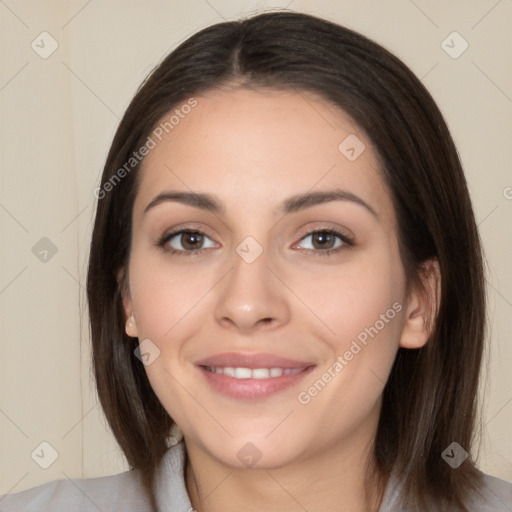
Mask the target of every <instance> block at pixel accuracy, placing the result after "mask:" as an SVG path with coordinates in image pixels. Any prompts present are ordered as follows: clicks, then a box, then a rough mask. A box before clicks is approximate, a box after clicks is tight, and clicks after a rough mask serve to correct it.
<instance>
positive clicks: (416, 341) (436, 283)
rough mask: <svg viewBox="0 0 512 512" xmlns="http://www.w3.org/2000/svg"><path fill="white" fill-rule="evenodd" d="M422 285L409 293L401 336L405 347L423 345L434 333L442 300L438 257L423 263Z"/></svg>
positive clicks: (419, 346)
mask: <svg viewBox="0 0 512 512" xmlns="http://www.w3.org/2000/svg"><path fill="white" fill-rule="evenodd" d="M419 278H420V281H421V285H416V286H415V287H414V289H412V290H411V291H410V293H409V297H408V299H407V306H406V308H405V316H404V325H403V329H402V334H401V336H400V346H401V347H403V348H421V347H423V346H424V345H425V344H426V343H427V341H428V339H429V337H430V334H431V333H432V328H433V326H434V325H435V321H436V318H437V313H438V311H439V305H440V300H441V270H440V267H439V262H438V261H437V259H436V258H434V259H431V260H428V261H426V262H425V263H423V264H422V268H421V271H420V275H419Z"/></svg>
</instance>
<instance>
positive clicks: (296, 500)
mask: <svg viewBox="0 0 512 512" xmlns="http://www.w3.org/2000/svg"><path fill="white" fill-rule="evenodd" d="M96 196H97V198H98V207H97V214H96V221H95V225H94V232H93V238H92V243H91V253H90V262H89V272H88V283H87V291H88V300H89V311H90V319H91V334H92V342H93V356H94V369H95V375H96V381H97V387H98V393H99V397H100V400H101V404H102V406H103V409H104V411H105V414H106V417H107V419H108V421H109V424H110V426H111V428H112V430H113V432H114V435H115V436H116V439H117V440H118V442H119V444H120V446H121V448H122V450H123V452H124V453H125V455H126V457H127V460H128V462H129V463H130V465H131V467H132V468H134V469H133V470H132V471H129V472H126V473H122V474H121V475H116V476H113V477H103V478H98V479H90V480H80V481H75V482H70V481H59V482H53V483H50V484H45V485H43V486H40V487H38V488H35V489H31V490H28V491H24V492H22V493H18V494H13V495H8V496H6V497H4V498H3V499H2V501H0V505H1V506H2V507H4V508H2V510H6V511H10V510H38V511H39V510H55V509H73V510H97V509H100V510H123V511H131V510H133V511H135V510H137V511H140V510H148V511H149V510H152V509H154V510H161V511H164V510H169V511H173V512H174V511H178V510H179V511H187V510H189V511H190V510H197V511H200V512H210V511H214V510H215V511H216V510H259V511H261V510H265V511H282V510H307V511H309V512H315V511H351V512H354V511H355V512H358V511H361V512H362V511H380V512H389V511H430V510H432V511H434V510H435V511H438V510H450V511H451V510H454V511H483V510H511V509H512V484H509V483H507V482H504V481H502V480H499V479H497V478H494V477H490V476H488V475H484V474H482V473H481V472H480V471H479V470H478V469H477V467H476V465H475V461H474V459H473V455H472V453H473V451H474V443H475V442H476V441H477V440H478V432H477V428H476V426H477V409H476V397H477V388H478V381H479V375H480V366H481V359H482V351H483V343H484V322H485V306H484V277H483V270H482V255H481V247H480V242H479V236H478V232H477V228H476V224H475V219H474V215H473V211H472V207H471V202H470V198H469V194H468V190H467V186H466V182H465V179H464V175H463V171H462V169H461V165H460V162H459V160H458V157H457V153H456V149H455V146H454V144H453V141H452V138H451V136H450V134H449V132H448V129H447V126H446V124H445V122H444V120H443V117H442V115H441V113H440V112H439V110H438V108H437V107H436V105H435V103H434V101H433V100H432V98H431V96H430V95H429V93H428V92H427V91H426V90H425V89H424V87H423V86H422V84H421V83H420V82H419V80H418V79H417V78H416V77H415V76H414V75H413V74H412V73H411V71H410V70H409V69H408V68H407V67H406V66H405V65H404V64H403V63H402V62H401V61H399V60H398V59H397V58H396V57H394V56H393V55H391V54H390V53H389V52H387V51H386V50H384V49H383V48H382V47H380V46H379V45H377V44H376V43H374V42H371V41H369V40H368V39H366V38H365V37H363V36H361V35H359V34H357V33H355V32H353V31H350V30H348V29H346V28H343V27H340V26H338V25H336V24H333V23H331V22H328V21H325V20H321V19H319V18H315V17H312V16H309V15H305V14H298V13H292V12H274V13H264V14H261V15H258V16H255V17H252V18H249V19H246V20H243V21H239V22H229V23H221V24H218V25H214V26H212V27H209V28H207V29H205V30H202V31H201V32H199V33H197V34H195V35H194V36H192V37H191V38H189V39H188V40H187V41H185V42H184V43H182V44H181V45H180V46H179V47H178V48H177V49H176V50H175V51H173V52H172V53H171V54H170V55H169V56H168V57H167V58H166V59H165V60H164V61H163V62H162V63H161V64H160V65H159V66H158V67H157V69H155V70H154V71H153V73H152V74H151V75H150V76H149V77H148V79H147V80H146V81H145V82H144V84H143V85H142V86H141V88H140V89H139V91H138V92H137V94H136V96H135V97H134V99H133V100H132V102H131V104H130V106H129V107H128V109H127V111H126V113H125V115H124V118H123V119H122V121H121V124H120V126H119V128H118V130H117V133H116V135H115V138H114V141H113V144H112V147H111V149H110V152H109V155H108V158H107V162H106V165H105V168H104V172H103V177H102V181H101V186H100V187H99V188H98V189H97V191H96ZM66 507H67V508H66Z"/></svg>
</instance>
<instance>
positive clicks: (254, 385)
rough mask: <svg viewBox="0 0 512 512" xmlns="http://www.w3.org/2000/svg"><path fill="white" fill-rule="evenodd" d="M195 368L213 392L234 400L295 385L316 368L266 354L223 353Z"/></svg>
mask: <svg viewBox="0 0 512 512" xmlns="http://www.w3.org/2000/svg"><path fill="white" fill-rule="evenodd" d="M196 366H197V368H198V369H199V370H200V372H201V373H202V375H203V377H204V378H205V380H206V382H207V383H208V385H209V387H210V388H211V389H212V390H214V391H215V392H217V393H220V394H222V395H224V396H228V397H230V398H235V399H238V400H261V399H264V398H267V397H269V396H272V395H275V394H276V393H279V392H282V391H284V390H285V389H289V388H291V387H293V386H297V385H298V384H299V382H300V381H302V379H303V378H304V377H305V376H306V375H307V374H309V373H310V372H311V371H312V370H313V368H314V367H315V366H316V365H315V364H314V363H311V362H305V361H294V360H291V359H287V358H283V357H280V356H276V355H273V354H267V353H260V354H237V353H225V354H218V355H216V356H213V357H210V358H207V359H204V360H202V361H198V362H197V363H196Z"/></svg>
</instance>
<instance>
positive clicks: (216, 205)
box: [144, 189, 379, 219]
mask: <svg viewBox="0 0 512 512" xmlns="http://www.w3.org/2000/svg"><path fill="white" fill-rule="evenodd" d="M167 201H171V202H177V203H181V204H186V205H188V206H193V207H195V208H199V209H201V210H205V211H208V212H211V213H215V214H220V215H222V214H223V213H224V212H225V209H224V206H223V205H222V203H221V201H219V200H218V199H217V198H215V197H214V196H212V195H210V194H203V193H196V192H162V193H161V194H158V195H157V196H156V197H155V198H154V199H152V200H151V202H150V203H149V204H148V205H147V206H146V208H145V209H144V213H146V212H147V211H149V210H150V209H151V208H154V207H155V206H157V205H159V204H161V203H164V202H167ZM331 201H349V202H352V203H355V204H358V205H360V206H362V207H364V208H366V209H367V210H368V211H369V212H370V213H371V214H372V215H373V216H374V217H376V218H377V219H378V218H379V217H378V215H377V213H376V211H375V210H374V209H373V208H372V207H371V206H370V205H369V204H368V203H367V202H366V201H364V200H363V199H361V198H360V197H359V196H356V195H355V194H352V193H351V192H347V191H345V190H341V189H335V190H326V191H319V192H306V193H304V194H297V195H294V196H291V197H289V198H288V199H286V200H285V201H284V202H283V203H282V205H281V208H280V213H282V214H284V215H286V214H289V213H294V212H298V211H300V210H304V209H306V208H311V207H312V206H316V205H319V204H323V203H329V202H331Z"/></svg>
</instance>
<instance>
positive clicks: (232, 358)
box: [195, 352, 314, 378]
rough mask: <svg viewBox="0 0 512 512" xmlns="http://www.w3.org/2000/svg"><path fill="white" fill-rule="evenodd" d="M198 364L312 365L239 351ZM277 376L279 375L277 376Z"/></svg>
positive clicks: (211, 357)
mask: <svg viewBox="0 0 512 512" xmlns="http://www.w3.org/2000/svg"><path fill="white" fill-rule="evenodd" d="M195 364H196V365H198V366H224V367H226V366H231V367H235V368H236V367H238V368H251V369H254V368H292V369H293V368H304V367H305V366H311V365H314V363H313V362H311V361H297V360H293V359H288V358H287V357H281V356H278V355H275V354H270V353H268V352H259V353H255V354H247V353H246V354H244V353H241V352H224V353H222V354H215V355H213V356H210V357H206V358H204V359H201V360H200V361H196V363H195ZM277 378H279V377H277Z"/></svg>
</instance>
